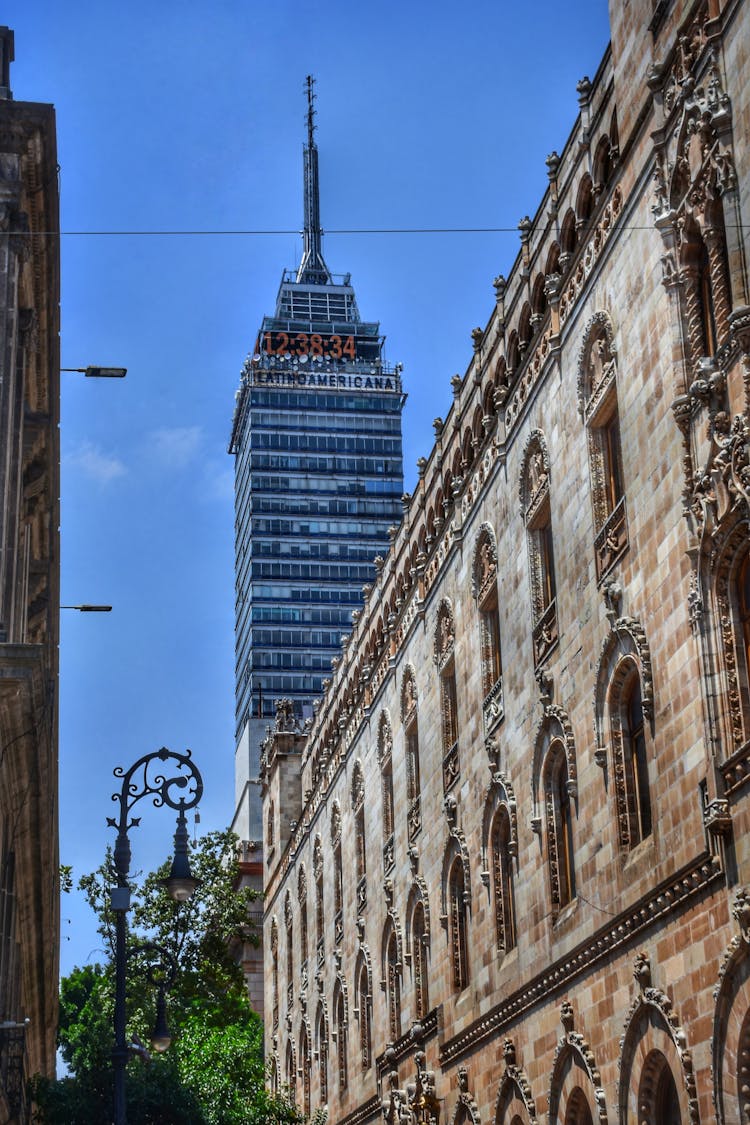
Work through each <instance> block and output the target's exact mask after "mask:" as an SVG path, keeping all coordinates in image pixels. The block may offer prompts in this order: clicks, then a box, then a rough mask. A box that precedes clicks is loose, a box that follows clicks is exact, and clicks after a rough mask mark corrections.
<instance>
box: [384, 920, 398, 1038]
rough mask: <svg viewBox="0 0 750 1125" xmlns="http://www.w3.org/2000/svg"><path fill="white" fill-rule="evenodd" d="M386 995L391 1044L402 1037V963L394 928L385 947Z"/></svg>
mask: <svg viewBox="0 0 750 1125" xmlns="http://www.w3.org/2000/svg"><path fill="white" fill-rule="evenodd" d="M384 961H385V993H386V1000H387V1003H388V1034H389V1036H390V1041H391V1043H395V1041H396V1040H397V1039H398V1038H399V1036H400V1035H401V963H400V960H399V951H398V938H397V936H396V931H395V929H394V928H393V927H391V928H390V933H389V935H388V938H387V941H386V947H385V958H384Z"/></svg>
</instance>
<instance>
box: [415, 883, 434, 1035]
mask: <svg viewBox="0 0 750 1125" xmlns="http://www.w3.org/2000/svg"><path fill="white" fill-rule="evenodd" d="M411 956H412V968H413V971H414V1010H415V1014H416V1017H417V1019H418V1020H420V1019H424V1017H425V1016H426V1015H427V1013H428V1012H429V1010H430V997H429V986H428V975H427V974H428V968H427V927H426V925H425V915H424V905H423V904H422V903H421V902H418V903H417V905H416V906H415V907H414V913H413V915H412V930H411Z"/></svg>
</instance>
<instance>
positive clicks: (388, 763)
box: [378, 714, 396, 875]
mask: <svg viewBox="0 0 750 1125" xmlns="http://www.w3.org/2000/svg"><path fill="white" fill-rule="evenodd" d="M392 750H393V734H392V733H391V724H390V722H389V721H388V717H387V715H385V714H382V715H381V716H380V729H379V732H378V761H379V763H380V778H381V783H382V790H383V871H384V872H385V874H386V875H387V874H388V873H389V872H390V871H392V870H393V866H394V864H395V862H396V859H395V848H394V823H393V757H392Z"/></svg>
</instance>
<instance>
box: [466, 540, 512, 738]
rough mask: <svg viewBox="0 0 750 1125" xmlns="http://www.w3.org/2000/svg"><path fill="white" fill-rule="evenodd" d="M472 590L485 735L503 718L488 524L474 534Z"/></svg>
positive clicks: (494, 551)
mask: <svg viewBox="0 0 750 1125" xmlns="http://www.w3.org/2000/svg"><path fill="white" fill-rule="evenodd" d="M472 570H473V573H472V591H473V594H474V600H475V601H476V604H477V610H478V612H479V642H480V643H479V653H480V661H481V669H482V695H483V704H482V715H483V719H484V733H485V737H486V736H487V735H489V733H490V731H491V730H492V729H493V727H495V726H496V725H497V723H498V722H499V721H500V719H502V717H503V713H504V711H503V665H502V657H501V654H500V617H499V612H498V600H497V544H496V542H495V533H494V532H493V530H492V528H491V527H490V525H489V524H483V525H482V527H481V528H480V529H479V535H478V536H477V545H476V549H475V552H474V565H473V568H472Z"/></svg>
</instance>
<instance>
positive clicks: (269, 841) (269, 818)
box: [266, 801, 274, 852]
mask: <svg viewBox="0 0 750 1125" xmlns="http://www.w3.org/2000/svg"><path fill="white" fill-rule="evenodd" d="M273 818H274V806H273V801H269V802H268V812H267V814H266V847H267V849H268V851H269V852H270V851H272V850H273Z"/></svg>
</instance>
